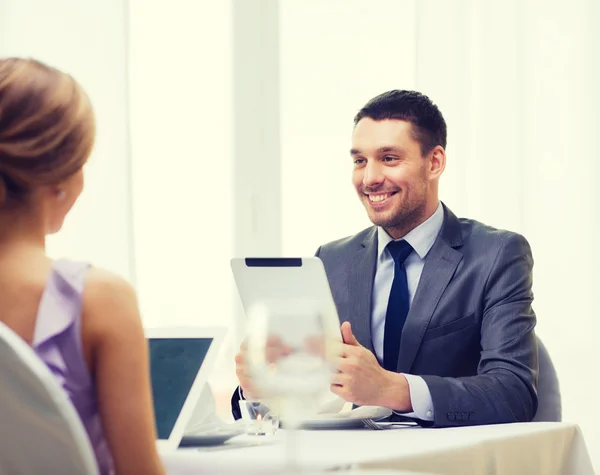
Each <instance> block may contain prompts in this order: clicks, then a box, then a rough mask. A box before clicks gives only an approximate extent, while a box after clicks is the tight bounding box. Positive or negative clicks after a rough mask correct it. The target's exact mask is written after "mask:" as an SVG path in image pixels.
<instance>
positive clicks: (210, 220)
mask: <svg viewBox="0 0 600 475" xmlns="http://www.w3.org/2000/svg"><path fill="white" fill-rule="evenodd" d="M599 21H600V2H598V1H597V0H570V1H568V2H567V1H564V0H562V1H559V0H543V1H542V0H503V1H502V2H499V1H493V0H344V1H343V2H342V1H339V0H280V1H275V0H172V1H171V2H169V3H167V2H164V1H158V0H128V1H126V2H123V1H122V0H53V1H52V2H47V1H45V0H2V2H0V56H12V55H18V56H29V57H35V58H36V59H40V60H42V61H45V62H47V63H49V64H51V65H54V66H57V67H59V68H62V69H64V70H66V71H67V72H69V73H71V74H72V75H73V76H74V77H75V78H76V79H77V80H79V81H80V82H81V84H82V85H83V86H84V88H85V89H86V90H87V91H88V93H89V94H90V96H91V99H92V101H93V103H94V105H95V109H96V113H97V120H98V139H97V145H96V148H95V151H94V154H93V157H92V158H91V160H90V162H89V164H88V165H87V186H86V189H85V191H84V193H83V195H82V198H81V200H80V202H79V203H78V204H77V206H76V207H75V209H74V211H73V213H72V214H71V215H70V217H69V218H68V221H67V223H66V226H65V228H64V230H63V232H62V233H61V234H59V235H58V236H55V237H52V238H51V240H50V245H49V250H50V253H51V254H52V255H53V256H55V257H62V256H66V257H71V258H76V259H83V260H89V261H91V262H93V263H94V264H95V265H97V266H102V267H105V268H108V269H111V270H113V271H115V272H118V273H119V274H121V275H123V276H125V277H126V278H128V279H129V280H130V281H131V282H132V283H133V284H134V285H135V287H136V288H137V291H138V295H139V299H140V306H141V309H142V313H143V319H144V323H145V324H146V325H147V326H180V325H207V326H215V325H219V326H226V327H228V328H229V330H230V331H229V333H228V338H227V341H226V344H225V345H224V347H223V349H222V351H221V355H220V358H219V363H218V368H217V370H216V371H215V372H214V373H213V375H212V376H211V378H210V382H211V385H212V388H213V390H214V392H215V394H216V396H217V402H218V405H219V411H220V412H221V413H222V414H223V415H225V414H227V413H228V410H229V409H228V404H229V395H230V393H231V391H232V390H233V388H234V387H235V385H236V380H235V374H234V366H233V355H234V354H235V353H236V351H237V348H238V345H239V342H240V340H241V338H242V336H243V334H244V318H243V315H242V313H241V310H240V304H239V300H238V297H237V294H236V292H235V289H234V286H233V279H232V277H231V271H230V268H229V259H230V258H231V257H233V256H244V255H270V256H278V255H284V256H292V255H294V256H295V255H300V256H306V255H312V254H313V253H314V252H315V250H316V249H317V247H318V246H319V245H320V244H322V243H324V242H327V241H330V240H333V239H337V238H340V237H344V236H346V235H350V234H354V233H355V232H357V231H359V230H361V229H363V228H364V227H366V226H368V225H369V222H368V220H367V218H366V214H365V213H364V210H363V208H362V205H361V204H360V203H359V202H358V200H357V198H356V197H355V195H354V190H353V189H352V187H351V185H350V175H351V169H352V164H351V160H350V157H349V153H348V150H349V148H350V134H351V131H352V119H353V116H354V114H355V113H356V112H357V111H358V109H360V107H361V106H362V105H363V104H364V103H365V102H366V101H368V100H369V99H370V98H371V97H373V96H375V95H377V94H379V93H381V92H383V91H386V90H389V89H397V88H398V89H416V90H418V91H421V92H423V93H425V94H427V95H428V96H429V97H430V98H431V99H432V100H433V101H434V102H435V103H436V104H437V105H438V106H439V107H440V109H441V111H442V113H443V114H444V116H445V118H446V121H447V123H448V148H447V153H448V163H447V169H446V172H445V174H444V176H443V178H442V183H441V197H442V200H443V201H444V202H445V203H446V204H447V205H448V206H449V207H450V208H451V209H452V210H453V211H454V212H455V214H457V215H458V216H463V217H469V218H474V219H478V220H481V221H483V222H485V223H487V224H490V225H493V226H496V227H499V228H505V229H510V230H513V231H517V232H520V233H522V234H523V235H525V237H526V238H527V239H528V240H529V242H530V244H531V246H532V249H533V253H534V259H535V267H534V292H535V302H534V308H535V310H536V313H537V315H538V322H539V323H538V334H539V336H540V337H541V338H542V340H543V341H544V342H545V344H546V346H547V347H548V349H549V351H550V354H551V356H552V358H553V360H554V363H555V365H556V367H557V370H558V374H559V379H560V383H561V389H562V394H563V414H564V420H566V421H574V422H577V423H578V424H579V425H580V426H581V428H582V430H583V432H584V435H585V438H586V441H587V445H588V447H589V449H590V452H591V455H592V457H593V459H594V462H595V465H596V467H597V468H600V451H599V447H600V414H599V413H597V412H596V408H595V406H594V402H593V401H594V400H595V399H596V397H597V394H598V387H599V384H598V379H599V377H600V370H598V363H600V343H599V341H598V339H599V337H600V331H599V330H600V323H599V317H600V307H599V303H598V300H597V298H596V297H597V295H598V294H596V292H599V293H600V270H599V269H600V252H599V251H598V246H597V245H596V243H597V242H598V241H599V240H600V191H599V190H598V187H597V182H598V178H599V177H600V164H599V160H600V158H599V157H598V146H597V144H596V141H597V140H596V135H595V134H596V133H598V131H599V130H600V90H599V88H598V84H600V28H598V27H597V24H598V23H599Z"/></svg>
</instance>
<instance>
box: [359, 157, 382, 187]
mask: <svg viewBox="0 0 600 475" xmlns="http://www.w3.org/2000/svg"><path fill="white" fill-rule="evenodd" d="M382 182H383V173H382V172H381V167H380V166H379V165H378V164H377V163H376V162H370V163H367V166H366V167H365V174H364V176H363V185H365V186H368V187H376V186H378V185H380V184H381V183H382Z"/></svg>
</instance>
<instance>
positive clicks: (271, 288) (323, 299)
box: [231, 257, 341, 339]
mask: <svg viewBox="0 0 600 475" xmlns="http://www.w3.org/2000/svg"><path fill="white" fill-rule="evenodd" d="M231 269H232V271H233V277H234V279H235V283H236V286H237V289H238V292H239V295H240V299H241V301H242V306H243V307H244V311H245V313H246V315H248V313H249V312H250V311H251V309H252V308H253V306H254V305H257V304H262V305H267V306H268V305H276V306H277V308H278V309H282V308H286V307H288V310H289V311H299V310H300V311H301V310H306V311H308V312H318V313H319V314H321V315H322V316H323V324H324V325H325V328H324V330H325V332H326V334H327V335H329V336H335V337H336V338H340V339H341V334H340V320H339V317H338V313H337V309H336V306H335V302H334V300H333V296H332V295H331V289H330V288H329V281H328V280H327V275H326V273H325V267H324V266H323V262H321V259H319V258H318V257H293V258H290V257H270V258H252V257H246V258H233V259H231ZM289 307H294V308H289Z"/></svg>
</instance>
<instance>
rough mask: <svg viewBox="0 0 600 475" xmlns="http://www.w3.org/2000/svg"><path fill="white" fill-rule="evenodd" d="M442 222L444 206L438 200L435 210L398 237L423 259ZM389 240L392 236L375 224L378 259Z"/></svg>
mask: <svg viewBox="0 0 600 475" xmlns="http://www.w3.org/2000/svg"><path fill="white" fill-rule="evenodd" d="M443 223H444V208H443V207H442V203H441V202H439V203H438V207H437V208H436V210H435V212H434V213H433V214H432V215H431V216H430V217H429V218H428V219H427V220H426V221H424V222H422V223H421V224H419V225H418V226H417V227H416V228H414V229H413V230H412V231H410V232H409V233H407V234H406V235H405V236H404V237H402V238H400V239H404V240H405V241H406V242H408V243H409V244H410V245H411V246H412V248H413V249H414V250H415V252H416V253H417V254H418V255H419V257H420V258H421V259H425V256H427V253H428V252H429V250H430V249H431V247H432V246H433V243H434V242H435V239H436V238H437V236H438V234H439V233H440V229H442V224H443ZM391 241H393V239H392V237H391V236H390V235H389V234H388V233H387V232H386V231H385V230H384V229H383V228H382V227H381V226H377V256H378V257H379V259H381V258H382V255H383V252H384V251H385V247H386V246H387V245H388V244H389V243H390V242H391Z"/></svg>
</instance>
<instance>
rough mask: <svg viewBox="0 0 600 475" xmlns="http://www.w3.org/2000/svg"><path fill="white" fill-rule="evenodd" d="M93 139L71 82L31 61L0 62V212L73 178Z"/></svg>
mask: <svg viewBox="0 0 600 475" xmlns="http://www.w3.org/2000/svg"><path fill="white" fill-rule="evenodd" d="M95 134H96V132H95V120H94V113H93V110H92V106H91V104H90V101H89V99H88V97H87V95H86V94H85V92H84V91H83V89H82V88H81V87H80V86H79V84H78V83H77V82H76V81H75V80H74V79H73V78H72V77H71V76H69V75H67V74H65V73H63V72H61V71H59V70H57V69H54V68H51V67H49V66H47V65H45V64H42V63H40V62H39V61H35V60H32V59H21V58H8V59H0V210H1V209H3V208H5V207H8V206H12V205H15V204H19V203H21V202H23V201H24V200H25V199H26V198H27V196H28V194H29V192H30V191H32V190H33V189H35V188H36V187H39V186H43V185H53V184H58V183H60V182H61V181H63V180H65V179H67V178H69V177H70V176H72V175H73V174H75V173H76V172H78V171H79V170H80V169H81V167H83V165H84V164H85V162H86V161H87V159H88V157H89V155H90V153H91V151H92V148H93V145H94V138H95Z"/></svg>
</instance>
